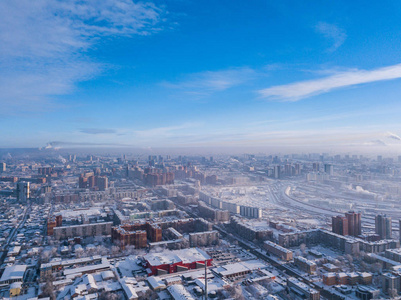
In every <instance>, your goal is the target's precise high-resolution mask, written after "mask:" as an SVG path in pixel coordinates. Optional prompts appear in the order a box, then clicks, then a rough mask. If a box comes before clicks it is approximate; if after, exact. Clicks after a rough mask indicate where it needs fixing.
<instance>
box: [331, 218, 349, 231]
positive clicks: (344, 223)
mask: <svg viewBox="0 0 401 300" xmlns="http://www.w3.org/2000/svg"><path fill="white" fill-rule="evenodd" d="M331 227H332V231H333V232H334V233H337V234H341V235H348V219H347V218H346V217H342V216H335V217H331Z"/></svg>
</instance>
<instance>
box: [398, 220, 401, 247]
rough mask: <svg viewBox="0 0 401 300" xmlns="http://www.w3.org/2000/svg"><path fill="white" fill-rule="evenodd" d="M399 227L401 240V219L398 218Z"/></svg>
mask: <svg viewBox="0 0 401 300" xmlns="http://www.w3.org/2000/svg"><path fill="white" fill-rule="evenodd" d="M398 229H399V233H400V242H401V220H398Z"/></svg>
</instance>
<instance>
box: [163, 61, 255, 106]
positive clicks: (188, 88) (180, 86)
mask: <svg viewBox="0 0 401 300" xmlns="http://www.w3.org/2000/svg"><path fill="white" fill-rule="evenodd" d="M256 75H257V72H256V71H255V70H253V69H251V68H248V67H242V68H233V69H228V70H221V71H205V72H199V73H194V74H190V75H188V76H187V77H186V78H185V79H183V80H179V81H177V82H162V85H163V86H164V87H167V88H170V89H174V90H177V91H179V92H183V93H185V94H186V95H191V96H192V97H195V98H196V97H202V96H208V95H210V94H212V93H215V92H220V91H224V90H227V89H229V88H232V87H234V86H238V85H240V84H243V83H245V82H247V81H249V80H251V79H252V78H255V76H256Z"/></svg>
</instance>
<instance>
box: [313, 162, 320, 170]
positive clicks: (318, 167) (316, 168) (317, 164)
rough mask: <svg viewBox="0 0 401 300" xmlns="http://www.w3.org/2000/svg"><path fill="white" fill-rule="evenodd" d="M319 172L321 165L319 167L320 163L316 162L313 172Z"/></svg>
mask: <svg viewBox="0 0 401 300" xmlns="http://www.w3.org/2000/svg"><path fill="white" fill-rule="evenodd" d="M319 170H320V165H319V163H318V162H314V163H313V171H314V172H319Z"/></svg>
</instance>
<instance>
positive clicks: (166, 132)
mask: <svg viewBox="0 0 401 300" xmlns="http://www.w3.org/2000/svg"><path fill="white" fill-rule="evenodd" d="M200 125H201V124H199V123H184V124H181V125H176V126H166V127H157V128H150V129H144V130H135V131H133V132H132V134H133V135H134V136H135V137H136V138H142V139H143V138H146V139H154V138H158V139H163V138H168V137H173V136H176V135H177V134H178V135H182V133H183V132H184V131H185V130H187V129H191V128H195V127H199V126H200Z"/></svg>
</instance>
